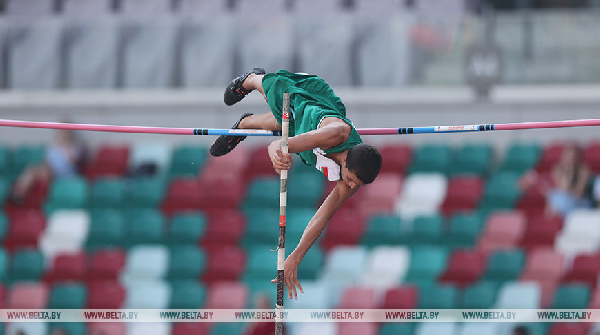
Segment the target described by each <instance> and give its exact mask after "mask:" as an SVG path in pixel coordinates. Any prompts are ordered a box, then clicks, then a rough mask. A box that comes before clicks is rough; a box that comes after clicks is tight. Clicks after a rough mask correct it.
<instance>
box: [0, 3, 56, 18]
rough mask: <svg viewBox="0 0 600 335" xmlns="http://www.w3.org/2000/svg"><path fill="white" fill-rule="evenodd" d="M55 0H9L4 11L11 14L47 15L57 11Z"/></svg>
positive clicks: (25, 15)
mask: <svg viewBox="0 0 600 335" xmlns="http://www.w3.org/2000/svg"><path fill="white" fill-rule="evenodd" d="M55 10H56V1H54V0H42V1H39V0H37V1H36V0H8V1H7V2H6V3H5V8H4V13H5V14H6V15H9V16H24V17H30V18H31V17H45V16H46V17H47V16H51V15H53V14H54V13H55Z"/></svg>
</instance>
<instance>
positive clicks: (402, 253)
mask: <svg viewBox="0 0 600 335" xmlns="http://www.w3.org/2000/svg"><path fill="white" fill-rule="evenodd" d="M409 259H410V251H409V250H408V249H407V248H405V247H402V246H384V245H382V246H377V247H374V248H373V249H372V250H371V252H370V253H369V254H368V256H367V260H366V266H365V272H364V273H363V275H362V279H361V283H362V284H363V285H366V286H370V287H376V288H380V287H383V288H386V287H391V286H394V285H395V284H397V283H399V282H401V281H402V279H404V276H405V275H406V271H407V270H408V264H409Z"/></svg>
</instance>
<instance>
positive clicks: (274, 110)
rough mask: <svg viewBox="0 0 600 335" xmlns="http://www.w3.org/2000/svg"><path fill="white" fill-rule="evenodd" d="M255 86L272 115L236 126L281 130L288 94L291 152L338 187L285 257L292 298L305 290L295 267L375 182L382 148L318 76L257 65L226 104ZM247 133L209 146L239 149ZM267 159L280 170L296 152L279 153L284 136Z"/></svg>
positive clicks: (230, 91)
mask: <svg viewBox="0 0 600 335" xmlns="http://www.w3.org/2000/svg"><path fill="white" fill-rule="evenodd" d="M253 90H257V91H259V92H260V93H261V94H262V95H263V97H264V98H265V100H266V101H267V104H268V105H269V107H270V109H271V113H266V114H261V115H252V114H244V115H242V117H241V118H240V120H239V121H237V123H236V124H235V125H234V126H233V128H235V129H237V128H240V129H266V130H274V131H275V130H281V118H282V114H283V111H282V105H283V93H284V92H288V93H289V94H290V106H289V107H290V139H289V143H288V144H289V152H290V153H297V154H298V155H299V156H300V158H302V161H303V162H304V163H306V164H307V165H311V166H314V167H316V168H317V169H318V170H319V171H321V172H323V173H324V174H325V175H326V177H327V179H328V180H330V181H335V182H336V185H335V187H334V189H333V190H332V192H331V193H330V194H329V196H328V197H327V198H326V199H325V201H324V202H323V204H322V205H321V207H320V208H319V209H318V210H317V212H316V213H315V215H314V216H313V218H312V219H311V220H310V222H309V223H308V226H307V227H306V229H305V230H304V234H303V235H302V238H301V239H300V242H299V243H298V246H297V247H296V249H295V250H294V251H293V252H292V253H291V254H290V255H289V256H288V257H287V259H286V261H285V264H284V266H285V278H284V280H285V284H286V285H287V288H288V294H289V298H290V299H291V298H292V295H293V297H294V298H296V299H297V298H298V295H297V291H296V287H297V288H298V289H299V290H300V292H302V287H301V286H300V282H299V281H298V276H297V271H298V265H299V264H300V261H301V260H302V258H303V257H304V255H305V254H306V252H308V250H309V249H310V248H311V247H312V245H313V244H314V243H315V241H316V240H317V238H318V237H319V235H321V233H322V232H323V230H324V229H325V226H326V225H327V222H329V220H330V219H331V218H332V217H333V215H334V214H335V212H336V211H337V210H338V209H339V208H340V207H341V206H342V204H343V203H344V201H346V199H348V198H349V197H351V196H352V195H353V194H354V193H356V191H358V189H359V188H360V187H361V186H362V185H365V184H369V183H371V182H373V180H375V178H376V177H377V175H378V174H379V170H380V169H381V154H380V153H379V151H378V150H377V149H376V148H374V147H372V146H370V145H366V144H363V143H362V140H361V138H360V135H359V134H358V132H357V131H356V129H355V128H354V126H353V125H352V122H350V120H348V119H347V118H346V107H345V106H344V104H343V102H342V100H341V99H340V98H339V97H338V96H337V95H336V94H335V93H334V92H333V90H332V89H331V87H329V85H328V84H327V83H326V82H325V81H324V80H322V79H321V78H319V77H317V76H315V75H308V74H300V73H290V72H288V71H285V70H281V71H278V72H277V73H268V74H266V73H265V70H264V69H261V68H254V69H253V70H252V71H249V72H247V73H245V74H243V75H242V76H240V77H238V78H235V79H234V80H232V81H231V83H230V84H229V85H228V86H227V88H226V89H225V94H224V100H225V104H227V105H233V104H235V103H237V102H239V101H240V100H242V99H243V98H244V97H245V96H246V95H247V94H249V93H250V92H252V91H253ZM242 140H244V136H220V137H219V138H217V139H216V140H215V142H214V143H213V145H212V146H211V148H210V153H211V154H212V155H213V156H221V155H225V154H227V153H229V152H230V151H231V150H233V149H234V148H235V146H236V145H238V144H239V143H240V142H241V141H242ZM268 153H269V157H270V158H271V161H272V162H273V167H274V168H275V170H276V171H280V170H281V169H285V170H287V169H289V168H290V167H291V166H292V156H291V155H289V154H287V155H284V154H283V153H282V151H281V140H280V139H279V140H275V141H273V142H271V144H270V145H269V147H268Z"/></svg>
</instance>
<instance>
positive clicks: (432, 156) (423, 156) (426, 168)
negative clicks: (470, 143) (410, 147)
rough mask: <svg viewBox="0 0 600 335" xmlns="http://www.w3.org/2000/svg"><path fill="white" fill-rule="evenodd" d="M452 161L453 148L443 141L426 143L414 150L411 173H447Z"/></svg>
mask: <svg viewBox="0 0 600 335" xmlns="http://www.w3.org/2000/svg"><path fill="white" fill-rule="evenodd" d="M451 162H452V149H451V148H450V146H449V145H446V144H442V143H430V144H425V145H423V146H421V147H419V148H417V149H416V150H415V151H414V155H413V160H412V162H411V164H410V168H409V173H435V172H437V173H442V174H447V172H448V169H449V168H450V164H451Z"/></svg>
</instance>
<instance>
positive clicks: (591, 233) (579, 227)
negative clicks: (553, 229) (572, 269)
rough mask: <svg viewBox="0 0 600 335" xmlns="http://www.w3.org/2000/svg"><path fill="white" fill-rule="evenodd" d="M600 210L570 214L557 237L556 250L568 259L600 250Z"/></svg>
mask: <svg viewBox="0 0 600 335" xmlns="http://www.w3.org/2000/svg"><path fill="white" fill-rule="evenodd" d="M599 220H600V210H599V209H578V210H574V211H572V212H570V213H569V214H568V215H567V217H566V218H565V220H564V226H563V229H562V230H561V231H560V232H559V234H558V236H557V237H556V241H555V242H556V243H555V248H556V249H557V250H559V251H560V252H562V253H563V254H564V255H565V256H566V257H567V258H571V257H573V256H574V255H576V254H579V253H582V252H594V251H596V250H598V248H600V227H599V226H598V225H596V224H595V223H596V222H598V221H599Z"/></svg>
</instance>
